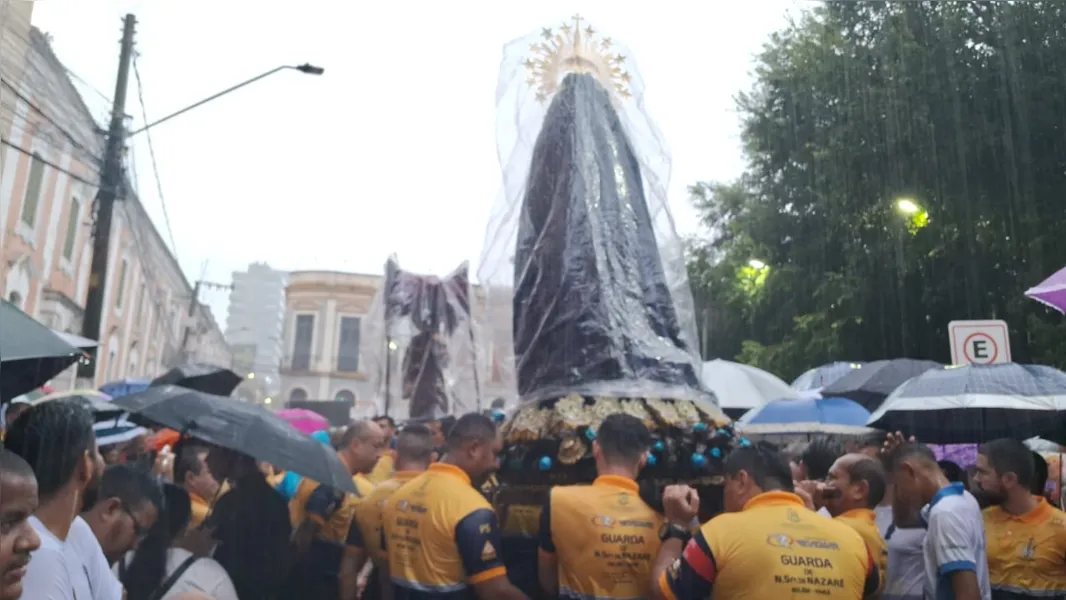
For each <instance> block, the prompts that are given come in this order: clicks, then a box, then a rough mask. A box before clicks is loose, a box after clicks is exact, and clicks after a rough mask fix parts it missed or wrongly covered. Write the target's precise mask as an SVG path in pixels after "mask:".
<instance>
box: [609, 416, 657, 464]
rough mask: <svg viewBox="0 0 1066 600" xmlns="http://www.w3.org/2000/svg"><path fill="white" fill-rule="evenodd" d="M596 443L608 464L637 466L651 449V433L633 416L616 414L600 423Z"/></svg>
mask: <svg viewBox="0 0 1066 600" xmlns="http://www.w3.org/2000/svg"><path fill="white" fill-rule="evenodd" d="M596 443H598V444H599V446H600V451H602V452H603V457H604V459H605V460H606V461H607V462H609V463H615V462H617V463H622V464H625V465H627V466H628V465H635V464H636V463H638V462H640V459H641V458H642V457H643V456H644V453H645V452H647V451H648V449H649V448H651V444H652V441H651V432H649V431H648V428H647V427H645V426H644V423H643V422H641V420H640V419H638V418H636V417H634V416H633V415H628V414H625V413H616V414H613V415H607V418H605V419H604V420H603V423H600V427H599V429H597V430H596Z"/></svg>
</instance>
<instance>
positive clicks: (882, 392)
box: [822, 358, 944, 411]
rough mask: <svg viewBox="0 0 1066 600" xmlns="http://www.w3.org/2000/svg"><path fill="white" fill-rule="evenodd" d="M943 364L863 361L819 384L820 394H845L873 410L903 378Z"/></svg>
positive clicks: (915, 375) (823, 395)
mask: <svg viewBox="0 0 1066 600" xmlns="http://www.w3.org/2000/svg"><path fill="white" fill-rule="evenodd" d="M943 366H944V365H942V364H940V363H937V362H933V361H931V360H914V359H911V358H897V359H893V360H878V361H874V362H872V363H866V364H865V365H863V366H862V367H860V368H858V369H855V370H854V371H852V372H850V373H848V374H847V375H845V376H843V377H841V378H840V379H838V380H836V381H834V382H833V383H831V384H829V385H827V386H825V387H824V388H822V397H823V398H847V399H848V400H854V401H855V402H858V403H859V404H861V405H862V406H863V408H865V409H866V410H869V411H874V410H877V407H878V406H880V405H881V403H882V402H884V400H885V398H887V397H888V395H889V394H891V393H892V392H893V391H894V390H895V389H896V388H898V387H899V386H900V385H902V384H903V382H904V381H907V380H908V379H910V378H911V377H917V376H918V375H921V374H922V373H925V372H926V371H928V370H930V369H940V368H943Z"/></svg>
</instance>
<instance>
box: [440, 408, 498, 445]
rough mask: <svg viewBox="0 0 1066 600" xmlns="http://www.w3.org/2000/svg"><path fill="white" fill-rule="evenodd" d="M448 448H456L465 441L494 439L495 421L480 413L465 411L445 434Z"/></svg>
mask: <svg viewBox="0 0 1066 600" xmlns="http://www.w3.org/2000/svg"><path fill="white" fill-rule="evenodd" d="M445 435H446V436H447V443H448V448H451V449H453V450H454V449H458V448H459V447H460V446H462V445H463V444H465V443H467V442H488V441H494V440H495V439H496V422H495V421H493V420H492V419H490V418H489V417H486V416H485V415H483V414H480V413H467V414H465V415H463V416H462V417H460V418H459V420H458V421H456V422H455V425H453V426H452V427H451V429H450V430H448V432H447V433H446V434H445Z"/></svg>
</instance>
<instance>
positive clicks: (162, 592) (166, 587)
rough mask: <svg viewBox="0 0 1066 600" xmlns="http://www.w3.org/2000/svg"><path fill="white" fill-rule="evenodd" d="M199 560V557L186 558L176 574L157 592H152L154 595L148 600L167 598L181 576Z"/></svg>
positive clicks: (160, 586) (157, 589) (175, 570)
mask: <svg viewBox="0 0 1066 600" xmlns="http://www.w3.org/2000/svg"><path fill="white" fill-rule="evenodd" d="M199 559H200V557H199V556H190V557H189V558H186V559H185V561H184V562H182V563H181V564H180V565H178V568H177V569H174V572H173V573H171V574H170V577H167V578H166V579H165V580H164V581H163V583H161V584H159V587H157V588H156V589H155V591H154V592H152V595H151V596H149V597H148V599H149V600H160V598H162V597H163V596H166V595H167V592H169V591H170V588H172V587H174V584H175V583H177V582H178V580H179V579H181V576H182V575H184V574H185V571H188V570H189V567H191V566H192V564H193V563H194V562H196V561H197V560H199Z"/></svg>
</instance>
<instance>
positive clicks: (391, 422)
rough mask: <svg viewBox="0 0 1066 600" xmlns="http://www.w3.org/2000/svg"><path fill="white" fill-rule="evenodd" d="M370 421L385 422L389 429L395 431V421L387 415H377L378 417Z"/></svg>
mask: <svg viewBox="0 0 1066 600" xmlns="http://www.w3.org/2000/svg"><path fill="white" fill-rule="evenodd" d="M370 420H371V421H373V422H375V423H377V422H378V421H385V422H386V423H388V424H389V427H392V428H393V429H396V420H395V419H393V418H392V417H390V416H389V415H378V416H376V417H374V418H373V419H370Z"/></svg>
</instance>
